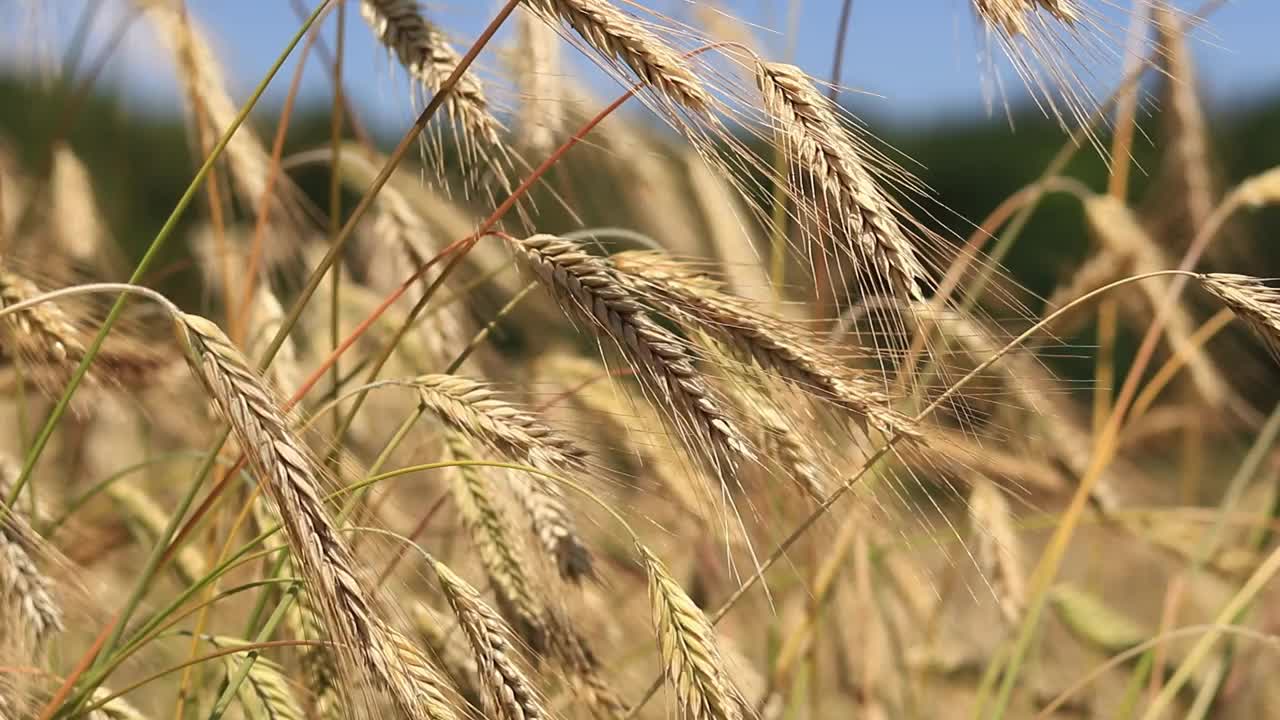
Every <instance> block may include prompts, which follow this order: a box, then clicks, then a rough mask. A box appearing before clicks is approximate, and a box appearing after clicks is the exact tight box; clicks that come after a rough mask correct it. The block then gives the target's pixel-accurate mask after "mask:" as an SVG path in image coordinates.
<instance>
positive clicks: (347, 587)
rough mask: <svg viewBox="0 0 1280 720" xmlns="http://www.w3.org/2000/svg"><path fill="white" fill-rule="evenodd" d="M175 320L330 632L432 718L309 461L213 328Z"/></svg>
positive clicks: (379, 682) (404, 703)
mask: <svg viewBox="0 0 1280 720" xmlns="http://www.w3.org/2000/svg"><path fill="white" fill-rule="evenodd" d="M176 321H177V326H178V331H179V334H180V337H182V339H183V340H184V341H185V343H186V346H187V347H188V348H189V350H190V354H189V357H190V358H191V362H192V365H193V369H194V371H195V372H196V374H197V376H198V377H199V378H200V379H201V380H202V381H203V383H204V385H205V387H206V388H207V390H208V392H209V395H210V396H211V398H212V400H213V402H214V404H215V405H216V406H217V408H218V409H219V411H220V412H221V414H222V415H223V417H225V418H226V420H227V421H228V422H229V423H230V425H231V427H232V430H233V431H234V432H235V434H236V436H237V438H238V440H239V441H240V446H241V448H243V451H244V453H245V454H246V456H247V457H248V459H249V462H250V463H251V464H252V465H253V467H254V468H255V469H256V470H257V472H258V474H259V476H260V477H261V478H262V482H263V483H264V485H265V487H266V492H267V495H268V497H270V498H271V502H272V505H273V506H274V509H275V511H276V514H277V515H278V516H279V517H280V520H281V522H282V524H283V527H284V530H285V536H286V538H287V539H288V544H289V550H290V553H291V555H292V558H293V560H294V562H296V563H297V567H298V569H299V570H300V571H301V575H302V577H303V578H304V580H305V582H306V586H307V591H309V592H311V593H312V594H313V597H314V598H315V600H316V603H317V605H318V606H319V607H320V610H321V613H322V615H323V616H324V619H325V625H326V627H327V630H328V631H329V633H330V635H331V636H332V637H333V638H334V639H335V641H336V642H337V644H338V646H339V647H340V648H341V651H342V652H343V653H344V654H345V655H346V656H348V657H353V658H355V660H356V662H357V665H358V666H359V667H360V668H361V669H362V670H363V671H364V673H365V674H366V675H367V676H368V677H369V679H370V680H371V681H372V682H373V683H374V685H375V686H376V687H378V688H379V689H381V690H383V691H384V692H386V693H387V694H388V695H389V696H390V697H391V700H392V701H393V702H394V704H395V705H396V707H397V708H398V709H399V711H400V712H402V713H404V714H405V715H408V716H410V717H429V718H433V717H437V716H436V715H433V714H432V712H431V710H430V708H428V707H425V706H424V705H423V703H422V702H421V700H420V697H419V695H418V693H417V691H416V689H415V687H414V684H413V682H412V680H411V678H409V677H408V676H407V674H406V673H405V671H404V668H403V667H402V666H401V663H400V662H399V660H398V657H399V656H398V653H397V652H396V651H395V645H394V641H393V638H392V637H391V636H390V635H389V633H388V632H387V630H388V628H387V626H386V625H385V623H383V621H382V620H381V619H380V618H379V616H378V611H377V608H376V606H375V604H374V600H373V598H372V597H371V596H370V594H369V592H368V591H366V589H365V588H364V587H363V586H362V585H361V583H360V581H359V580H358V579H357V575H356V563H355V558H354V556H353V555H352V553H351V550H350V548H349V547H348V546H347V544H346V541H345V540H344V539H343V538H342V536H341V535H339V534H338V531H337V528H336V527H335V526H334V524H333V521H332V519H331V518H330V517H329V515H328V513H327V512H326V510H325V507H324V504H323V502H322V501H321V498H320V488H319V477H320V471H319V469H318V467H317V466H316V464H315V461H314V460H313V459H312V458H311V456H310V455H309V453H308V452H307V450H306V449H305V448H304V446H303V445H302V443H301V442H300V441H299V440H298V438H297V437H296V436H295V435H294V434H293V431H292V430H291V429H290V423H289V422H288V420H287V419H286V418H285V416H284V414H283V413H282V412H281V411H280V409H279V407H278V406H277V404H276V402H275V401H274V400H273V399H272V397H271V394H270V392H269V391H268V390H267V388H266V385H265V384H264V383H263V381H262V378H261V377H259V376H258V374H257V373H255V372H254V371H253V370H251V369H250V368H249V365H248V363H247V361H246V360H245V359H244V356H243V355H241V354H240V351H239V350H237V349H236V348H235V346H234V345H232V344H231V341H230V340H228V339H227V337H226V335H224V334H223V332H222V331H221V330H220V329H219V328H218V326H217V325H215V324H213V323H212V322H210V321H209V320H206V319H205V318H202V317H199V316H195V315H188V314H185V313H183V314H178V315H177V316H176Z"/></svg>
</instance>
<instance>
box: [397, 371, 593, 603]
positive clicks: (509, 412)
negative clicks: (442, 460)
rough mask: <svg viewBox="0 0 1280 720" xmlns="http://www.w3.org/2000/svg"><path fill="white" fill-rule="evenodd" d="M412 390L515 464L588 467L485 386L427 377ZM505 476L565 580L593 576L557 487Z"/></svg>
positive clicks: (569, 446) (525, 476) (580, 455)
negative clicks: (416, 390)
mask: <svg viewBox="0 0 1280 720" xmlns="http://www.w3.org/2000/svg"><path fill="white" fill-rule="evenodd" d="M414 385H415V387H417V389H418V395H419V398H420V400H421V402H422V404H423V406H424V407H426V408H427V409H429V410H431V411H432V412H433V413H435V414H436V415H437V416H438V417H439V418H440V419H441V420H443V421H444V422H446V423H448V424H449V425H450V426H452V427H453V428H454V429H455V430H456V431H457V432H459V433H461V434H462V435H463V436H465V437H467V438H470V439H472V440H473V441H475V442H478V443H480V444H481V445H482V446H484V447H488V448H491V449H492V450H494V451H495V452H497V453H499V454H500V455H502V456H503V457H505V458H507V459H508V460H510V461H512V462H516V463H523V464H527V465H530V466H532V467H535V468H538V469H540V470H543V471H545V472H556V471H562V470H570V471H575V472H582V471H585V470H586V468H587V464H586V453H585V452H584V451H583V450H581V449H580V448H578V447H577V446H576V445H574V444H573V443H572V442H571V441H569V440H568V439H566V438H564V437H562V436H561V435H559V434H558V433H556V432H555V431H553V430H552V429H551V428H549V427H548V426H546V425H544V424H543V423H542V422H541V421H539V420H538V419H537V418H535V417H534V416H532V415H530V414H528V413H526V412H524V411H523V410H520V409H519V408H517V407H516V406H514V405H512V404H510V403H507V402H505V401H503V400H500V399H498V398H496V397H495V393H494V392H493V390H492V389H490V388H489V387H488V386H486V385H483V384H481V383H478V382H476V381H474V380H469V379H467V378H462V377H458V376H456V375H423V376H421V377H419V378H417V379H416V380H415V381H414ZM505 477H506V478H507V480H508V482H509V483H510V487H511V491H512V492H513V493H514V494H515V497H516V499H517V500H518V501H519V502H520V504H521V505H522V506H523V507H524V509H525V511H526V512H527V513H528V514H529V516H530V519H531V521H532V524H533V530H534V533H535V534H536V535H537V536H538V539H539V540H540V541H541V542H542V545H543V547H544V548H545V549H546V551H547V552H548V553H549V554H550V555H551V557H552V558H554V559H555V561H556V566H557V567H558V568H559V570H560V574H561V576H562V577H564V578H566V579H570V580H575V581H576V580H579V579H581V578H583V577H586V576H590V575H591V554H590V553H589V552H588V551H587V549H586V546H585V545H583V543H582V541H581V539H580V537H579V535H578V531H577V529H576V528H575V527H574V523H573V520H572V516H571V514H570V513H569V510H568V508H567V507H565V505H564V501H563V499H562V493H561V492H560V490H559V488H557V487H556V486H555V484H554V483H552V482H550V481H548V480H547V479H545V478H542V477H538V476H532V475H530V474H529V473H525V472H508V473H505Z"/></svg>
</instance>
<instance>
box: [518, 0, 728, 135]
mask: <svg viewBox="0 0 1280 720" xmlns="http://www.w3.org/2000/svg"><path fill="white" fill-rule="evenodd" d="M525 4H526V5H527V6H529V7H531V8H533V9H534V10H536V11H538V12H539V13H542V15H543V16H544V17H545V18H547V20H548V21H553V20H554V19H556V18H558V19H560V20H562V21H563V22H564V23H565V24H566V25H568V26H569V27H570V28H572V29H573V30H574V31H575V32H577V33H578V35H579V36H581V37H582V39H583V40H585V41H586V43H587V44H588V45H590V46H591V47H592V48H593V49H594V50H595V51H596V52H598V53H600V54H601V55H602V56H604V57H605V58H606V59H607V60H608V61H610V62H620V63H622V64H624V65H626V66H627V67H629V68H631V71H632V72H634V73H635V74H636V76H637V77H638V78H639V79H640V80H641V81H643V82H644V83H645V84H646V85H648V86H649V87H651V88H653V89H654V90H656V91H657V92H658V93H659V94H660V95H662V96H664V97H666V98H668V99H669V100H671V101H672V102H673V103H676V104H678V105H682V106H684V107H686V108H688V109H689V110H692V111H694V112H695V113H700V114H701V113H706V112H708V110H709V108H710V107H711V105H712V102H713V101H712V98H711V95H710V94H709V93H708V92H707V91H706V89H705V88H704V87H703V86H702V83H701V82H700V81H699V80H698V77H697V75H696V74H695V73H694V72H693V70H692V69H691V68H690V67H689V63H688V61H687V60H685V58H683V57H681V56H680V54H679V53H677V52H676V51H675V50H673V49H672V48H671V47H670V46H669V45H667V44H666V43H665V42H663V41H662V40H661V39H660V38H659V37H658V36H657V35H655V34H654V33H653V32H652V31H651V30H649V29H648V28H646V27H645V26H644V24H642V23H641V22H640V21H639V20H637V19H636V18H633V17H631V16H630V15H628V14H627V13H624V12H622V11H621V10H619V9H617V8H616V7H614V6H613V5H612V4H611V3H609V2H608V0H525Z"/></svg>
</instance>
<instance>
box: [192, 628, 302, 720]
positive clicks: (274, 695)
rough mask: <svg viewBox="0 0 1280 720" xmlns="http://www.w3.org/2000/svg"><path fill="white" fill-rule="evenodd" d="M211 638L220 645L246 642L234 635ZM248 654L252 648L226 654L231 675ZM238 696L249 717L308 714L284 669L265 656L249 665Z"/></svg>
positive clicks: (273, 719)
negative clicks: (248, 650) (235, 637)
mask: <svg viewBox="0 0 1280 720" xmlns="http://www.w3.org/2000/svg"><path fill="white" fill-rule="evenodd" d="M209 642H210V643H211V644H212V645H213V646H214V647H219V648H233V647H236V646H238V645H241V644H243V643H242V642H241V641H239V640H236V639H234V638H211V639H210V641H209ZM247 655H248V652H244V653H231V654H228V655H223V656H222V665H223V667H224V668H225V670H226V673H227V676H228V678H230V677H232V676H234V675H235V673H236V672H237V670H238V669H239V667H240V664H241V663H242V662H243V661H244V659H245V657H246V656H247ZM236 698H237V699H238V700H239V701H240V707H241V709H242V710H243V711H244V714H245V717H246V718H247V719H248V720H303V718H305V717H306V714H305V713H303V711H302V706H301V705H299V704H298V700H297V698H295V697H294V694H293V690H292V689H291V688H290V687H289V681H288V679H287V678H286V677H285V674H284V669H283V668H281V667H280V666H279V665H277V664H276V663H274V662H272V661H271V660H268V659H267V658H264V657H261V656H259V657H258V658H257V659H256V660H255V661H254V663H253V665H252V666H251V667H250V668H249V674H248V675H246V676H245V678H244V682H242V683H240V687H239V688H238V689H237V691H236Z"/></svg>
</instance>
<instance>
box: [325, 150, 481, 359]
mask: <svg viewBox="0 0 1280 720" xmlns="http://www.w3.org/2000/svg"><path fill="white" fill-rule="evenodd" d="M352 150H353V151H355V148H352ZM344 157H345V155H344ZM354 157H355V158H358V157H360V155H359V154H355V155H354ZM350 162H355V160H354V158H348V159H346V160H344V163H350ZM361 164H362V165H364V163H361ZM366 170H367V172H368V174H369V177H370V179H372V177H373V169H372V168H371V167H370V168H365V167H361V168H360V171H361V172H362V173H363V172H365V171H366ZM433 234H434V233H433V232H432V229H431V227H430V226H429V225H428V223H427V222H426V219H425V218H424V217H423V215H422V213H420V212H419V211H418V209H417V208H415V207H414V206H413V204H412V203H411V202H410V201H409V199H408V198H407V197H406V196H405V195H404V193H402V192H401V191H400V189H399V188H398V187H396V186H395V183H387V184H386V185H385V186H384V187H383V188H382V190H381V191H380V192H379V193H378V196H377V198H376V199H375V200H374V208H373V222H372V224H371V233H369V235H368V239H367V242H365V243H364V252H365V254H366V255H367V257H368V263H369V265H368V279H369V283H370V285H371V286H372V287H373V289H374V290H376V291H378V292H381V293H390V292H392V291H394V290H396V289H397V288H398V287H399V285H400V283H402V282H404V279H405V278H407V277H409V276H410V275H412V274H413V273H414V272H415V271H416V270H417V269H418V268H420V267H422V266H423V265H425V264H426V262H427V260H428V259H429V258H430V256H431V255H432V254H434V251H433V250H432V249H431V242H432V239H433ZM439 276H440V270H439V268H432V269H430V270H428V271H427V272H426V273H425V274H423V276H422V278H421V279H420V280H419V282H418V288H416V289H415V290H413V291H410V292H409V293H408V294H406V295H405V296H404V297H402V298H401V299H400V300H399V301H398V305H399V306H400V307H402V308H404V311H405V312H406V313H408V311H409V310H410V309H412V308H413V307H414V306H415V305H416V304H417V302H418V300H419V299H420V298H421V297H422V294H423V293H425V292H426V290H427V288H429V287H430V286H431V285H432V284H433V283H434V282H435V281H436V280H437V279H438V278H439ZM462 312H463V311H461V310H459V309H458V308H457V307H456V306H448V307H441V308H439V310H438V311H437V312H433V313H432V314H431V315H430V317H429V318H422V320H421V322H420V323H419V327H420V328H421V329H420V331H419V332H418V333H417V335H416V337H417V338H418V339H419V340H420V341H421V342H422V347H423V349H424V350H425V352H426V355H427V357H426V358H424V361H425V362H426V363H429V366H438V367H443V366H445V365H447V364H448V363H449V362H450V361H451V360H453V357H454V356H455V355H456V354H457V352H458V349H459V348H461V347H463V346H464V345H465V344H466V333H465V328H466V324H465V321H464V319H463V317H462Z"/></svg>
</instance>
